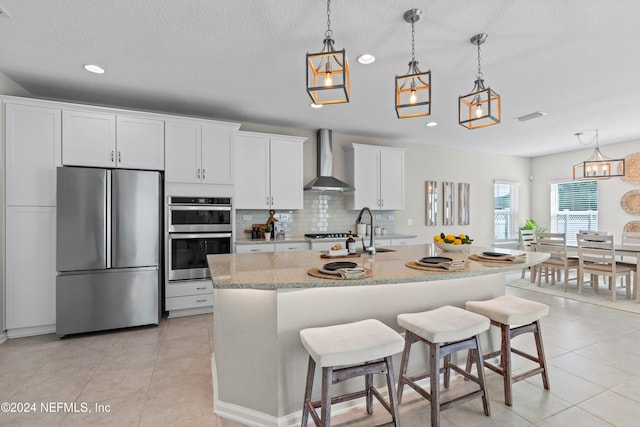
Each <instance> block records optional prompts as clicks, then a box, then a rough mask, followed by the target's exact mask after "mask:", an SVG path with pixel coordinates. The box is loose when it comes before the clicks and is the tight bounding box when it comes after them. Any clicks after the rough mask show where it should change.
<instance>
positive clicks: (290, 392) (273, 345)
mask: <svg viewBox="0 0 640 427" xmlns="http://www.w3.org/2000/svg"><path fill="white" fill-rule="evenodd" d="M486 250H489V249H488V248H481V247H476V246H472V247H471V248H470V250H469V252H468V253H446V254H444V255H445V256H448V257H450V258H453V259H454V260H458V259H466V257H467V256H468V255H469V254H472V253H479V252H482V251H486ZM507 252H511V253H514V254H519V253H522V251H507ZM434 255H442V254H437V253H436V249H435V248H434V247H433V245H430V244H428V245H411V246H403V247H398V249H397V251H395V252H385V253H379V254H377V255H367V254H363V255H362V256H361V257H359V258H353V259H350V261H354V262H357V264H358V265H359V266H362V267H365V268H367V269H371V270H372V272H373V276H372V277H369V278H366V279H357V280H339V279H338V280H332V279H324V278H317V277H312V276H310V275H309V274H307V270H309V269H310V268H312V267H321V266H322V265H323V264H325V263H326V262H328V261H330V260H326V259H321V258H320V253H319V252H317V251H300V252H273V253H259V254H225V255H210V256H209V257H208V262H209V268H210V270H211V273H212V274H211V275H212V282H213V287H214V297H215V310H214V324H213V348H214V351H213V354H212V358H211V369H212V375H213V388H214V403H213V404H214V410H215V412H216V414H218V415H219V416H220V417H223V418H228V419H231V420H234V421H238V422H241V423H244V424H246V425H252V426H253V425H255V426H273V427H281V426H294V425H299V424H300V417H301V410H302V400H303V395H304V386H305V375H306V371H307V361H308V354H307V353H306V351H305V350H304V347H303V346H302V344H301V343H300V339H299V335H298V334H299V331H300V330H301V329H304V328H307V327H316V326H326V325H334V324H338V323H346V322H352V321H357V320H362V319H367V318H375V319H378V320H380V321H382V322H383V323H385V324H386V325H388V326H390V327H392V328H394V329H396V330H398V331H399V332H400V331H401V330H400V328H399V327H398V325H397V324H396V316H397V315H398V314H400V313H411V312H418V311H425V310H429V309H433V308H437V307H440V306H443V305H453V306H457V307H464V303H465V302H466V301H468V300H485V299H490V298H493V297H496V296H499V295H504V293H505V273H506V272H507V271H509V270H518V271H519V270H520V269H522V268H526V267H528V266H532V265H536V264H539V263H541V262H542V261H544V260H546V259H547V258H548V257H549V255H548V254H545V253H536V252H526V260H525V261H524V262H523V263H511V264H506V263H504V264H485V263H479V262H475V261H469V260H467V263H468V266H467V268H466V269H465V270H463V271H455V272H454V271H443V272H434V271H424V270H416V269H411V268H408V267H406V266H405V264H406V263H407V262H408V261H415V260H419V259H420V258H422V257H425V256H434ZM492 329H494V328H492ZM483 339H485V340H486V341H487V343H486V344H485V350H488V349H490V348H492V347H494V345H495V344H496V343H498V342H499V341H498V335H497V334H496V333H495V331H492V332H491V333H488V334H486V335H485V337H484V338H483ZM399 356H400V355H397V356H396V357H398V358H399ZM414 360H415V364H416V366H419V362H420V361H421V360H428V359H426V358H421V357H415V358H414ZM394 362H395V360H394ZM394 367H395V369H396V371H397V369H398V367H399V362H397V363H395V365H394ZM412 368H414V366H410V367H409V369H412ZM417 369H418V368H417ZM316 374H317V375H318V378H317V379H316V381H317V383H318V384H319V381H320V379H319V373H318V372H317V373H316ZM354 381H355V382H357V381H358V380H354ZM357 386H361V384H360V383H359V382H358V384H352V383H350V382H348V381H347V382H345V383H344V384H336V385H334V388H336V391H337V392H339V391H353V389H354V387H357ZM342 387H344V388H342ZM316 392H317V394H318V395H317V396H315V394H316ZM316 397H318V398H319V390H315V391H314V398H316ZM336 409H337V408H336ZM333 412H334V413H337V411H336V410H334V411H333Z"/></svg>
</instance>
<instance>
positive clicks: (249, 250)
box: [236, 243, 276, 254]
mask: <svg viewBox="0 0 640 427" xmlns="http://www.w3.org/2000/svg"><path fill="white" fill-rule="evenodd" d="M275 250H276V248H275V247H274V244H273V243H248V244H243V245H238V244H236V253H237V254H257V253H261V252H275Z"/></svg>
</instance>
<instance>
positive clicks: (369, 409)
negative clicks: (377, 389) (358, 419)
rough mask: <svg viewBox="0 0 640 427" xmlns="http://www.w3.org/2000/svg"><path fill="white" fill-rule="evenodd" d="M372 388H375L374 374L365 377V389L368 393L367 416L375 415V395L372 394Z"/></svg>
mask: <svg viewBox="0 0 640 427" xmlns="http://www.w3.org/2000/svg"><path fill="white" fill-rule="evenodd" d="M371 387H373V374H367V375H365V376H364V389H365V391H366V392H367V414H369V415H371V414H373V393H371Z"/></svg>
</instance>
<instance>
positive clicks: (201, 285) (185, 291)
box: [164, 280, 213, 298]
mask: <svg viewBox="0 0 640 427" xmlns="http://www.w3.org/2000/svg"><path fill="white" fill-rule="evenodd" d="M164 291H165V296H166V297H167V298H170V297H183V296H187V295H199V294H210V293H212V292H213V285H212V284H211V282H209V281H206V280H203V281H200V282H185V283H175V284H174V283H169V284H168V285H166V286H165V288H164Z"/></svg>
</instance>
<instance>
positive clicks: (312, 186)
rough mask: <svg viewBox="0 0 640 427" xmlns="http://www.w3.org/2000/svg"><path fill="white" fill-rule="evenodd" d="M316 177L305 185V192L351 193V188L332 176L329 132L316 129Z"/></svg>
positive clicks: (328, 130)
mask: <svg viewBox="0 0 640 427" xmlns="http://www.w3.org/2000/svg"><path fill="white" fill-rule="evenodd" d="M316 144H317V147H316V149H317V155H318V159H317V164H318V176H317V177H315V178H314V179H313V180H312V181H311V182H309V183H308V184H307V185H305V187H304V189H305V190H315V191H353V190H355V189H354V188H353V187H352V186H350V185H349V184H347V183H346V182H342V181H340V180H339V179H337V178H334V177H333V176H332V175H333V152H332V149H331V130H330V129H318V132H317V142H316Z"/></svg>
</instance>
